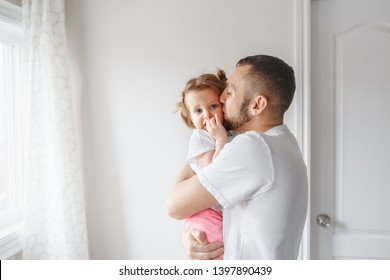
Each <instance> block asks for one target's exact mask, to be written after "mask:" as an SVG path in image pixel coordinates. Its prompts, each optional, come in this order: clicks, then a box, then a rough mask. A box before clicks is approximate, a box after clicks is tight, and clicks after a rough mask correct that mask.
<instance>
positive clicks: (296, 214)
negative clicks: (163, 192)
mask: <svg viewBox="0 0 390 280" xmlns="http://www.w3.org/2000/svg"><path fill="white" fill-rule="evenodd" d="M236 66H237V67H236V69H235V70H234V72H233V74H232V75H231V77H230V78H229V79H228V82H227V88H226V89H225V91H224V92H223V94H222V95H221V97H220V101H221V103H222V104H223V112H224V118H225V126H226V128H227V129H229V130H234V131H237V132H239V135H237V136H236V137H235V138H234V139H233V140H232V141H231V142H230V143H228V144H226V145H225V147H224V148H223V149H222V150H221V152H220V154H219V155H218V157H216V158H215V159H214V161H213V163H211V164H210V165H208V166H207V167H205V168H203V169H202V170H201V171H200V172H199V173H198V174H196V175H194V174H193V173H191V171H190V170H189V168H188V166H185V167H184V169H183V171H182V172H181V174H180V175H179V178H178V181H177V183H176V184H175V186H174V187H173V190H172V192H171V195H170V197H169V200H168V211H169V214H170V215H171V216H172V217H174V218H177V219H183V218H186V217H188V216H190V215H192V214H194V213H197V212H199V211H201V210H203V209H206V208H209V207H212V206H215V205H221V206H222V207H223V226H224V248H222V247H221V246H222V244H207V245H204V244H200V243H202V241H203V239H202V238H201V234H200V233H199V232H196V231H187V232H186V233H184V240H186V241H184V243H185V246H186V247H187V250H188V254H189V256H190V258H200V259H202V258H214V257H217V256H218V255H219V254H220V253H221V252H222V251H223V250H224V259H296V258H297V255H298V251H299V244H300V240H301V237H302V231H303V227H304V223H305V218H306V212H307V195H308V194H307V193H308V190H307V189H308V186H307V170H306V166H305V163H304V161H303V159H302V155H301V152H300V149H299V147H298V144H297V141H296V139H295V137H294V136H293V134H292V133H291V132H290V131H289V129H288V128H287V126H286V125H285V124H283V117H284V113H285V112H286V110H287V109H288V107H289V106H290V104H291V102H292V99H293V96H294V92H295V79H294V71H293V69H292V68H291V67H290V66H288V65H287V64H286V63H285V62H283V61H282V60H280V59H278V58H276V57H272V56H266V55H256V56H250V57H246V58H243V59H241V60H240V61H239V62H238V63H237V65H236Z"/></svg>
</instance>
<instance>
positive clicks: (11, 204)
mask: <svg viewBox="0 0 390 280" xmlns="http://www.w3.org/2000/svg"><path fill="white" fill-rule="evenodd" d="M21 29H22V27H21V8H20V7H18V6H16V5H14V4H11V3H9V2H7V1H4V0H0V259H5V258H8V257H10V256H12V255H13V254H15V253H17V252H19V251H20V250H21V249H22V246H23V235H22V232H23V231H22V218H23V212H22V208H21V205H22V204H21V203H22V183H23V182H22V180H23V176H22V174H23V173H22V172H23V143H22V139H23V138H22V132H23V130H22V115H21V114H22V111H21V106H22V102H21V98H20V89H19V85H20V41H21Z"/></svg>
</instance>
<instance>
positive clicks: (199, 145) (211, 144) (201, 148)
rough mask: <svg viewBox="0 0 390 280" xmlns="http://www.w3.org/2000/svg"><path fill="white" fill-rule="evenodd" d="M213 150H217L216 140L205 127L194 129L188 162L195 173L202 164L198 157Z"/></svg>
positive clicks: (189, 145) (189, 146)
mask: <svg viewBox="0 0 390 280" xmlns="http://www.w3.org/2000/svg"><path fill="white" fill-rule="evenodd" d="M213 150H215V140H214V139H213V138H212V137H211V136H210V134H209V133H208V132H207V131H206V130H203V129H194V130H193V131H192V135H191V137H190V141H189V142H188V154H187V158H186V162H187V163H188V164H189V165H190V167H191V168H192V170H193V171H194V172H195V173H198V172H199V170H200V166H199V163H198V161H197V159H196V157H197V156H199V155H201V154H203V153H205V152H208V151H213Z"/></svg>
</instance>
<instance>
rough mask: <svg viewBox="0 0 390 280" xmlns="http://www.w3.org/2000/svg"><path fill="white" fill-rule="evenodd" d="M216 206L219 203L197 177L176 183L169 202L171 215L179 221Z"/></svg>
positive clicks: (168, 206)
mask: <svg viewBox="0 0 390 280" xmlns="http://www.w3.org/2000/svg"><path fill="white" fill-rule="evenodd" d="M214 205H218V202H217V201H216V200H215V198H214V197H213V196H212V195H211V194H210V193H209V192H208V191H207V190H206V189H205V188H204V187H203V186H202V184H201V183H200V182H199V179H198V177H197V176H196V175H195V176H193V177H191V178H189V179H185V180H182V181H181V182H178V183H176V184H175V185H174V186H173V188H172V191H171V193H170V196H169V198H168V201H167V208H168V213H169V215H170V216H171V217H173V218H175V219H179V220H181V219H184V218H187V217H189V216H191V215H193V214H195V213H197V212H199V211H202V210H204V209H206V208H209V207H211V206H214Z"/></svg>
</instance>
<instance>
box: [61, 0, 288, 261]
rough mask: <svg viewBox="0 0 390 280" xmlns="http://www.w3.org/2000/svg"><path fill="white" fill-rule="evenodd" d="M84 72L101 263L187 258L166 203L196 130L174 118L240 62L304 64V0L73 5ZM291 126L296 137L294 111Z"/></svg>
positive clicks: (72, 1) (81, 0)
mask: <svg viewBox="0 0 390 280" xmlns="http://www.w3.org/2000/svg"><path fill="white" fill-rule="evenodd" d="M66 5H67V25H68V32H69V41H70V43H71V46H72V47H71V51H72V52H73V54H74V55H75V56H76V57H77V58H78V60H79V61H80V65H81V69H82V72H83V79H82V80H83V94H82V103H81V106H82V117H83V136H84V149H85V158H86V164H85V172H86V188H87V189H86V197H87V221H88V230H89V240H90V247H91V257H92V258H93V259H180V258H185V255H184V252H183V249H182V247H181V244H180V234H181V230H182V223H181V222H179V221H175V220H173V219H171V218H169V217H168V215H167V214H166V210H165V200H166V197H167V194H168V192H169V190H170V187H171V183H172V181H173V179H174V177H175V175H176V173H177V172H178V171H179V169H180V168H181V166H182V164H183V160H184V158H185V154H186V145H187V139H188V136H189V133H190V131H189V130H188V129H186V128H185V127H184V124H182V122H181V120H180V117H179V115H178V114H177V113H176V114H175V113H174V110H175V104H176V102H177V101H178V98H179V92H180V91H181V89H182V88H183V86H184V84H185V83H186V81H187V80H188V79H189V78H191V77H193V76H196V75H199V74H201V73H203V72H205V71H212V72H214V71H215V69H216V67H220V68H222V69H226V70H227V72H228V73H231V71H232V70H233V69H234V65H235V63H236V62H237V60H238V59H239V58H242V57H244V56H247V55H252V54H260V53H264V54H271V55H275V56H278V57H280V58H282V59H284V60H285V61H286V62H288V63H289V64H291V65H292V66H294V65H295V64H294V63H295V1H291V0H240V1H236V0H213V1H210V0H191V1H190V0H187V1H184V0H165V1H160V0H154V1H153V0H149V1H145V0H126V1H125V0H99V1H96V0H68V1H67V2H66ZM286 121H287V123H288V124H289V125H290V127H292V129H293V130H295V118H294V106H293V108H292V109H290V112H289V113H288V115H287V120H286Z"/></svg>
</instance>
